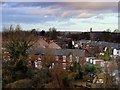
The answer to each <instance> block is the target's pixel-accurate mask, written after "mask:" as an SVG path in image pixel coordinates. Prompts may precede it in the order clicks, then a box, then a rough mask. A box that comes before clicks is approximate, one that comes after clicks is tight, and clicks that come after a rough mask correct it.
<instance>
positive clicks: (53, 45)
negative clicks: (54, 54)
mask: <svg viewBox="0 0 120 90" xmlns="http://www.w3.org/2000/svg"><path fill="white" fill-rule="evenodd" d="M48 48H57V49H61V47H60V46H58V45H57V44H56V43H55V42H51V43H49V45H48Z"/></svg>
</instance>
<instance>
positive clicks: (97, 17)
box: [96, 15, 104, 20]
mask: <svg viewBox="0 0 120 90" xmlns="http://www.w3.org/2000/svg"><path fill="white" fill-rule="evenodd" d="M96 19H100V20H103V19H104V17H103V16H102V15H99V16H96Z"/></svg>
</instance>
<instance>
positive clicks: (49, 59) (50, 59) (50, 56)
mask: <svg viewBox="0 0 120 90" xmlns="http://www.w3.org/2000/svg"><path fill="white" fill-rule="evenodd" d="M55 60H56V56H55V50H54V49H50V48H46V49H45V50H44V58H43V61H42V66H43V67H47V68H49V67H50V66H51V65H52V63H55Z"/></svg>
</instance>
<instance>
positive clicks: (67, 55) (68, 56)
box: [29, 48, 85, 69]
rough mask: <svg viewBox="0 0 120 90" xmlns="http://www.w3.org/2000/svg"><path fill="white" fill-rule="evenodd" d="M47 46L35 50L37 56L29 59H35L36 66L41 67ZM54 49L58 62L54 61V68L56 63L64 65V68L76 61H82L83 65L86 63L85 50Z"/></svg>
mask: <svg viewBox="0 0 120 90" xmlns="http://www.w3.org/2000/svg"><path fill="white" fill-rule="evenodd" d="M45 50H46V49H45V48H39V49H38V50H36V51H35V52H34V55H35V57H36V58H32V57H31V59H29V61H31V64H32V62H33V61H34V63H35V67H36V68H37V67H38V66H40V67H41V62H42V61H43V60H44V55H45ZM51 50H54V51H55V52H56V53H55V57H56V62H55V63H52V65H51V67H50V68H52V67H53V66H54V65H57V64H60V65H62V67H63V69H68V68H69V65H70V64H72V63H73V62H74V61H77V62H81V65H83V64H84V63H85V50H80V49H51Z"/></svg>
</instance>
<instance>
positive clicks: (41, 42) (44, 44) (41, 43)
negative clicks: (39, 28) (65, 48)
mask: <svg viewBox="0 0 120 90" xmlns="http://www.w3.org/2000/svg"><path fill="white" fill-rule="evenodd" d="M35 48H37V49H38V48H56V49H61V47H60V46H59V45H58V44H56V43H55V42H53V41H48V40H46V39H44V38H39V39H38V40H37V42H36V43H35Z"/></svg>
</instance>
